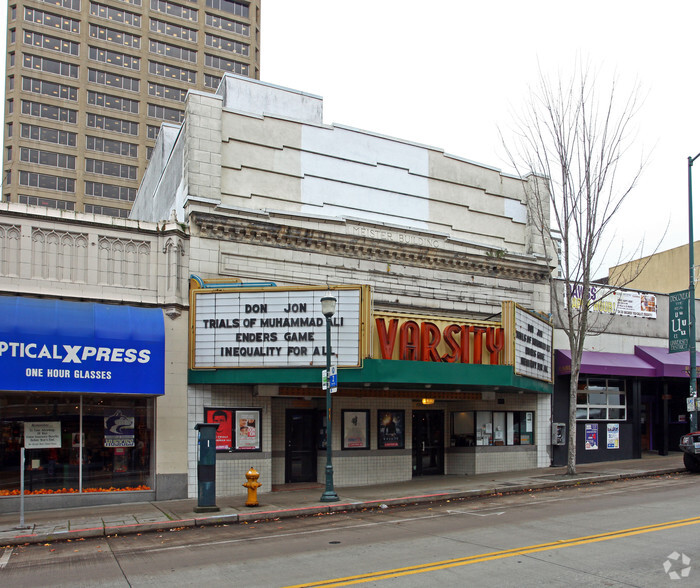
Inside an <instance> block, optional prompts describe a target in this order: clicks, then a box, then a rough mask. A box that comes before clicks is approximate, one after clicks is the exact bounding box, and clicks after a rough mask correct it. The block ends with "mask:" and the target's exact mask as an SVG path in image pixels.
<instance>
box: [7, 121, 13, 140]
mask: <svg viewBox="0 0 700 588" xmlns="http://www.w3.org/2000/svg"><path fill="white" fill-rule="evenodd" d="M6 126H7V136H8V137H11V136H12V123H7V125H6Z"/></svg>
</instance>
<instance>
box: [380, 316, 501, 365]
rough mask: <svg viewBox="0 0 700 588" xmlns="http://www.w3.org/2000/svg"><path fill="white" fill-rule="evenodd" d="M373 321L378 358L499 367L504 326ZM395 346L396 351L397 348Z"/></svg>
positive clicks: (384, 319) (396, 320)
mask: <svg viewBox="0 0 700 588" xmlns="http://www.w3.org/2000/svg"><path fill="white" fill-rule="evenodd" d="M436 322H437V321H435V322H433V321H420V322H419V321H417V320H405V319H404V320H403V322H401V323H400V319H398V318H389V319H386V318H376V319H375V327H376V335H377V338H378V342H379V352H380V354H381V359H403V360H411V361H436V362H446V363H471V364H483V363H486V364H489V365H500V364H502V363H503V362H502V354H501V351H503V347H504V331H503V327H501V326H498V325H494V326H486V325H467V324H454V323H452V324H446V325H445V326H443V327H442V328H441V327H440V326H438V325H437V324H436ZM397 343H398V348H397Z"/></svg>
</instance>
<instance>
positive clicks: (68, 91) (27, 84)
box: [22, 76, 78, 102]
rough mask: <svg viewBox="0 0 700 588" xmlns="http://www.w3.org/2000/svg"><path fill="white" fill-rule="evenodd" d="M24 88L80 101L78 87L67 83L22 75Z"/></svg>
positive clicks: (26, 90) (46, 94)
mask: <svg viewBox="0 0 700 588" xmlns="http://www.w3.org/2000/svg"><path fill="white" fill-rule="evenodd" d="M22 90H24V91H25V92H33V93H34V94H42V95H44V96H52V97H53V98H62V99H64V100H71V101H73V102H77V101H78V88H74V87H73V86H66V85H65V84H56V83H54V82H48V81H46V80H38V79H36V78H28V77H25V76H22Z"/></svg>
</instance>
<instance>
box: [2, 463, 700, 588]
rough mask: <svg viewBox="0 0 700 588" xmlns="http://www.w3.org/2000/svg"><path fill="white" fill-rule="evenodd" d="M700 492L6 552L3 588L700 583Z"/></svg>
mask: <svg viewBox="0 0 700 588" xmlns="http://www.w3.org/2000/svg"><path fill="white" fill-rule="evenodd" d="M698 490H700V476H697V475H696V476H693V475H689V474H675V475H669V476H656V477H652V478H641V479H634V480H625V481H618V482H609V483H604V484H587V485H584V486H580V487H574V488H567V489H561V490H556V489H555V490H548V491H539V492H525V493H518V494H513V495H504V496H499V497H494V498H488V499H478V500H452V501H445V502H441V503H434V504H431V505H420V506H406V507H396V508H385V509H376V510H368V511H364V512H355V513H350V514H343V513H337V514H329V515H323V516H313V517H307V518H299V519H284V520H279V521H270V522H261V523H251V524H247V525H246V524H236V525H230V526H220V527H195V528H188V529H170V530H167V531H164V532H158V533H144V534H143V535H126V536H121V537H117V536H112V537H109V538H106V539H105V538H101V539H85V540H79V541H69V542H55V543H50V544H40V545H27V546H21V547H15V548H6V549H4V550H0V586H12V587H13V588H15V587H16V588H19V587H24V586H27V587H32V588H34V587H39V586H50V587H52V588H53V587H58V586H71V587H75V586H104V587H108V586H119V587H124V586H189V585H200V586H202V587H206V586H216V587H218V586H221V585H226V586H233V587H268V586H269V587H283V586H347V585H351V584H352V585H355V584H361V585H365V586H401V587H404V586H426V585H441V586H499V587H501V586H520V587H522V586H542V585H544V586H572V585H573V586H654V587H656V586H665V585H669V586H684V585H685V586H700V502H699V501H698V494H699V492H698ZM675 576H677V579H674V577H675Z"/></svg>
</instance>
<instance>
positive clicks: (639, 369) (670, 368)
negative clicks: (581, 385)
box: [556, 345, 700, 378]
mask: <svg viewBox="0 0 700 588" xmlns="http://www.w3.org/2000/svg"><path fill="white" fill-rule="evenodd" d="M689 358H690V356H689V354H688V353H687V352H685V353H683V352H681V353H669V352H668V350H667V349H665V348H663V347H647V346H639V345H635V347H634V354H631V353H606V352H602V351H584V352H583V358H582V361H581V373H582V374H594V375H609V376H633V377H641V378H687V377H689V375H688V374H689V372H688V371H687V369H688V366H689V365H690V359H689ZM698 364H700V358H699V359H698ZM556 368H557V374H558V375H566V374H570V373H571V351H569V350H568V349H559V350H557V352H556Z"/></svg>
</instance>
